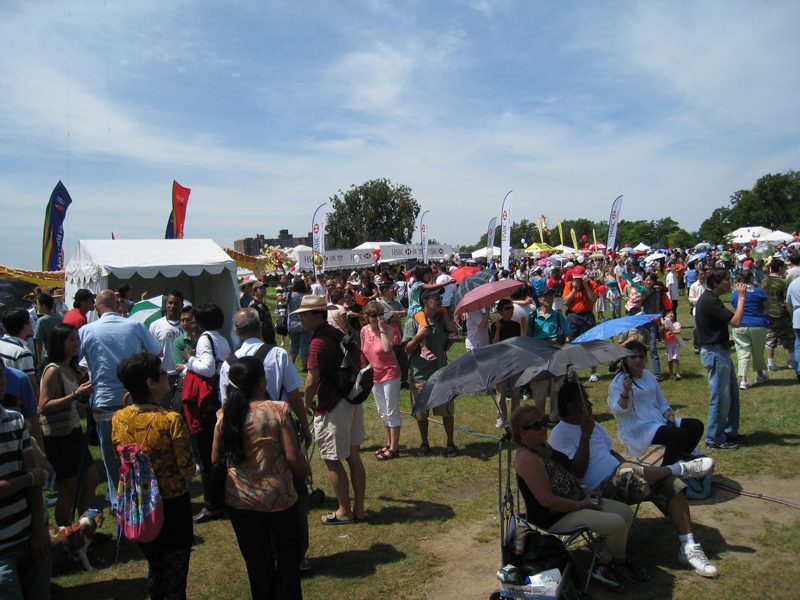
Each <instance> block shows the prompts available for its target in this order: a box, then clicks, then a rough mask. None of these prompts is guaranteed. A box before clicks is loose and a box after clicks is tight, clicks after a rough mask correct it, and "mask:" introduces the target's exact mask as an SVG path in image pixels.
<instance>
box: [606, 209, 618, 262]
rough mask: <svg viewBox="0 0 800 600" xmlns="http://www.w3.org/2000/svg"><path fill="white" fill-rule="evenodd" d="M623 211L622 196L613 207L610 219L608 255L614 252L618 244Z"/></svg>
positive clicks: (607, 243)
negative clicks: (618, 232) (620, 216)
mask: <svg viewBox="0 0 800 600" xmlns="http://www.w3.org/2000/svg"><path fill="white" fill-rule="evenodd" d="M621 210H622V196H619V197H617V199H616V200H614V203H613V204H612V205H611V216H610V217H609V218H608V241H607V242H606V253H608V252H612V251H613V250H614V245H615V244H616V243H617V227H618V225H619V214H620V211H621Z"/></svg>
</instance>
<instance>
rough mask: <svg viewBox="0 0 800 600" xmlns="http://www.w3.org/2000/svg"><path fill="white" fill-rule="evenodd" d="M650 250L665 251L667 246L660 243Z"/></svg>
mask: <svg viewBox="0 0 800 600" xmlns="http://www.w3.org/2000/svg"><path fill="white" fill-rule="evenodd" d="M650 249H651V250H666V249H667V245H666V244H662V243H661V242H656V243H655V244H653V245H652V246H650Z"/></svg>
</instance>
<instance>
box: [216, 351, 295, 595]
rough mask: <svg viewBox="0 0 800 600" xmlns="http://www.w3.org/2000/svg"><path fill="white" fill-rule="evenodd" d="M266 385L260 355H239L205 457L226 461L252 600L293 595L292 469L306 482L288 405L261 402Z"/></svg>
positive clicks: (229, 502)
mask: <svg viewBox="0 0 800 600" xmlns="http://www.w3.org/2000/svg"><path fill="white" fill-rule="evenodd" d="M266 389H267V380H266V377H265V375H264V364H263V363H262V362H261V361H260V360H259V359H257V358H255V357H252V356H245V357H242V358H240V359H239V360H238V361H236V363H235V364H234V365H233V366H232V367H231V369H230V372H229V374H228V388H227V391H226V393H227V396H226V401H225V407H224V409H222V410H220V412H219V418H218V421H217V427H216V430H215V431H214V449H213V452H212V460H213V461H214V462H215V463H216V462H218V461H220V460H223V459H225V460H227V464H228V473H227V476H226V478H225V505H226V509H227V510H228V514H229V515H230V518H231V524H232V525H233V531H234V533H235V534H236V539H237V541H238V542H239V550H240V551H241V553H242V557H243V558H244V561H245V564H246V565H247V575H248V578H249V580H250V590H251V593H252V595H253V599H254V600H255V599H256V598H281V599H287V600H299V599H302V597H303V592H302V589H301V587H300V562H301V560H302V558H303V532H302V529H301V526H300V518H301V515H300V510H299V507H298V504H297V492H295V489H294V485H293V483H292V473H293V472H294V473H295V474H296V475H297V476H298V477H301V478H303V479H305V478H307V477H309V476H310V475H311V467H310V466H309V464H308V460H306V457H305V456H303V454H302V453H301V452H300V447H299V446H298V443H297V436H296V435H295V433H294V429H293V427H292V422H291V417H290V411H291V409H290V407H289V405H288V404H287V403H285V402H273V401H272V400H264V393H265V391H266ZM270 533H272V534H273V537H274V541H275V545H276V547H277V557H273V553H272V541H271V536H270Z"/></svg>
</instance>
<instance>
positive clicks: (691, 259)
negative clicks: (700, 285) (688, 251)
mask: <svg viewBox="0 0 800 600" xmlns="http://www.w3.org/2000/svg"><path fill="white" fill-rule="evenodd" d="M707 254H708V252H698V253H697V254H692V255H691V256H690V257H689V258H687V259H686V264H687V265H688V264H689V263H691V262H694V261H696V260H701V259H703V258H705V257H706V255H707Z"/></svg>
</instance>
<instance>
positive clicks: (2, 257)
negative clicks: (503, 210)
mask: <svg viewBox="0 0 800 600" xmlns="http://www.w3.org/2000/svg"><path fill="white" fill-rule="evenodd" d="M798 25H800V3H797V2H769V1H767V2H758V3H754V2H742V1H726V2H680V1H678V2H671V3H654V2H646V1H643V2H636V1H631V2H605V3H598V2H580V1H578V2H533V1H529V0H528V1H522V0H520V1H511V0H509V1H497V2H492V1H489V0H473V1H463V2H456V1H445V0H441V1H436V2H421V1H406V2H402V1H395V2H384V1H382V0H364V1H348V0H340V1H338V2H316V1H310V0H309V1H302V2H269V1H264V0H258V1H256V0H252V1H249V0H242V1H236V0H228V1H216V2H215V1H213V0H206V1H204V2H188V1H185V2H167V1H165V0H157V1H151V0H137V2H121V1H117V0H108V1H107V3H106V4H105V6H104V3H103V2H101V1H100V0H91V1H88V0H85V1H82V0H69V1H64V0H60V1H58V2H56V1H51V2H47V1H43V0H39V1H36V2H30V1H25V0H6V1H4V2H2V3H1V4H0V192H1V193H2V203H1V204H0V206H2V210H3V215H4V219H3V221H4V225H5V226H4V227H3V237H2V243H0V264H4V265H7V266H13V267H19V268H31V269H38V268H40V265H41V239H42V238H41V236H42V224H43V220H44V208H45V205H46V203H47V200H48V197H49V195H50V192H51V191H52V189H53V187H54V186H55V184H56V183H57V182H58V181H59V179H60V180H63V181H64V183H65V184H66V185H67V187H68V189H69V191H70V194H71V195H72V198H73V204H72V206H71V208H70V209H69V213H68V217H67V222H66V245H65V249H66V253H67V256H69V254H70V253H71V252H72V250H73V248H74V246H75V244H76V243H77V241H78V240H80V239H94V238H103V239H106V238H108V237H110V235H111V231H112V230H113V231H114V233H115V234H116V236H117V237H118V238H128V239H130V238H161V237H163V234H164V229H165V226H166V220H167V216H168V214H169V210H170V190H171V184H172V180H173V179H176V180H177V181H178V182H179V183H181V184H182V185H184V186H186V187H189V188H191V189H192V193H191V197H190V200H189V207H188V214H187V219H186V236H187V237H199V238H206V237H209V238H213V239H214V240H215V241H217V242H218V243H220V244H222V245H232V243H233V240H234V239H238V238H241V237H248V236H252V235H254V234H256V233H263V234H265V235H266V236H268V237H272V236H276V235H277V233H278V230H279V229H282V228H288V229H289V230H290V231H291V232H293V233H295V234H298V235H299V234H305V233H306V232H308V231H309V230H310V228H311V218H312V215H313V212H314V209H315V208H316V207H317V206H318V205H319V204H321V203H322V202H325V201H326V200H327V199H328V198H329V197H330V196H332V195H333V194H335V193H336V192H337V191H338V190H339V189H346V188H347V187H349V186H350V185H351V184H360V183H363V182H364V181H366V180H368V179H373V178H380V177H387V178H389V179H391V180H392V181H393V182H395V183H404V184H406V185H409V186H410V187H411V188H412V190H413V193H414V196H415V197H416V199H417V200H418V201H419V203H420V204H421V206H422V208H423V210H430V211H431V217H430V231H431V236H432V237H433V238H436V239H437V240H438V241H440V242H445V243H451V244H459V243H464V244H469V243H474V242H476V241H477V240H478V238H479V237H480V236H481V235H482V234H483V233H484V232H485V231H486V225H487V223H488V221H489V220H490V219H491V218H492V217H493V216H497V215H498V213H499V212H500V205H501V203H502V200H503V197H504V195H505V194H506V192H507V191H509V190H512V189H513V190H514V211H513V218H514V220H516V221H519V220H520V219H522V218H528V219H534V220H535V219H536V218H537V217H539V216H540V215H542V214H544V215H546V216H547V217H548V220H549V222H550V223H551V224H555V222H556V221H557V220H558V219H566V218H578V217H585V218H588V219H592V220H604V219H607V218H608V213H609V210H610V206H611V202H612V201H613V200H614V198H615V197H616V196H618V195H620V194H624V196H625V200H624V204H623V207H622V216H623V218H625V219H631V220H635V219H648V220H649V219H659V218H663V217H667V216H669V217H672V218H674V219H676V220H677V221H678V222H679V223H680V224H681V225H682V226H683V227H684V228H686V229H689V230H691V229H696V228H697V227H698V226H699V225H700V223H701V222H702V220H703V219H705V218H706V217H708V216H709V215H710V214H711V212H712V210H713V209H715V208H717V207H719V206H722V205H723V204H726V203H727V202H728V199H729V196H730V195H731V194H732V193H733V192H735V191H736V190H739V189H744V188H751V187H752V186H753V184H754V183H755V181H756V179H758V177H760V176H761V175H764V174H766V173H770V172H772V173H775V172H782V171H786V170H788V169H798V168H800V137H798V135H797V132H798V130H800V127H799V126H800V103H799V102H798V101H797V98H798V92H800V70H798V69H797V57H798V56H800V38H798V36H797V29H798ZM754 225H755V224H754Z"/></svg>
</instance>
